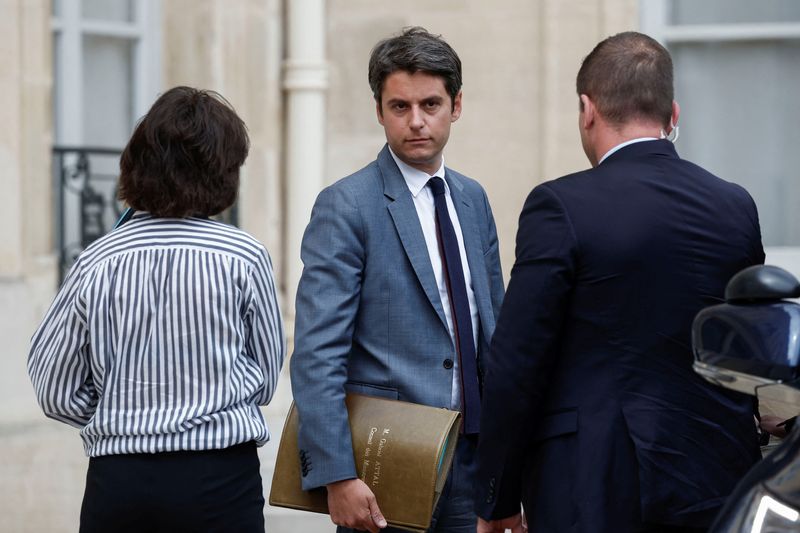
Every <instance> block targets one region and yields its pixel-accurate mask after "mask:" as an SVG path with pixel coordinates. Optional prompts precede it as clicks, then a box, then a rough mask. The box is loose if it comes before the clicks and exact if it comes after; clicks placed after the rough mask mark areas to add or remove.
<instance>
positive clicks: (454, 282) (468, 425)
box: [428, 177, 481, 435]
mask: <svg viewBox="0 0 800 533" xmlns="http://www.w3.org/2000/svg"><path fill="white" fill-rule="evenodd" d="M428 186H430V188H431V191H433V203H434V205H435V206H436V237H437V239H438V241H439V255H440V256H441V258H442V268H443V270H444V279H445V284H446V285H447V295H448V296H449V297H450V311H451V316H452V317H453V329H454V330H455V338H456V339H455V340H456V353H457V354H458V363H459V365H458V367H459V368H460V369H461V413H462V415H463V416H464V433H465V434H467V435H469V434H473V433H478V428H479V426H480V418H481V395H480V389H479V385H478V362H477V360H476V357H475V341H474V339H473V336H472V314H471V313H470V310H469V299H468V298H467V285H466V283H465V281H464V269H463V267H462V265H461V253H460V250H459V248H458V239H457V238H456V231H455V229H453V222H452V221H451V220H450V213H449V212H448V210H447V201H446V199H445V194H444V181H443V180H442V178H438V177H433V178H431V179H430V180H428Z"/></svg>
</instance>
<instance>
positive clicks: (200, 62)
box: [162, 0, 283, 279]
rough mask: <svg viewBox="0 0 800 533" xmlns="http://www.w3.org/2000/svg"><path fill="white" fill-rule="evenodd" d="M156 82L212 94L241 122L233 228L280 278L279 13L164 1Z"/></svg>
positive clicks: (259, 4) (203, 0)
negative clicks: (244, 138)
mask: <svg viewBox="0 0 800 533" xmlns="http://www.w3.org/2000/svg"><path fill="white" fill-rule="evenodd" d="M162 5H163V9H164V11H163V14H162V18H163V29H164V33H163V37H162V41H163V77H162V79H163V85H164V88H165V89H166V88H169V87H173V86H175V85H190V86H195V87H200V88H204V89H214V90H216V91H219V92H220V93H221V94H222V95H223V96H225V98H227V99H228V100H229V101H230V102H231V104H233V106H234V108H235V109H236V111H237V113H238V114H239V116H241V117H242V119H243V120H244V121H245V123H246V124H247V128H248V131H249V133H250V143H251V145H250V155H249V156H248V158H247V163H246V164H245V167H244V169H243V171H242V186H241V189H240V196H239V219H240V224H241V226H242V227H243V228H244V229H245V230H246V231H248V232H250V233H251V234H253V235H254V236H255V237H256V238H258V239H259V240H261V242H263V243H264V244H265V245H266V247H267V249H269V251H270V253H271V254H272V257H273V262H274V263H275V266H276V269H277V270H278V275H279V279H280V273H281V268H280V267H281V261H280V250H281V246H282V228H283V212H282V205H283V196H282V195H283V189H282V187H281V179H280V177H281V148H282V132H283V126H282V118H283V115H282V113H283V108H282V92H281V85H280V83H281V80H280V76H281V59H282V49H283V46H282V43H283V26H282V17H283V8H282V2H281V1H280V0H236V1H235V2H230V1H227V0H164V1H163V2H162Z"/></svg>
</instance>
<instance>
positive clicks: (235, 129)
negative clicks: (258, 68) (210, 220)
mask: <svg viewBox="0 0 800 533" xmlns="http://www.w3.org/2000/svg"><path fill="white" fill-rule="evenodd" d="M249 149H250V140H249V138H248V136H247V127H246V126H245V124H244V122H242V119H240V118H239V117H238V116H237V115H236V112H235V111H234V110H233V108H232V107H231V105H230V104H229V103H228V101H227V100H225V98H223V97H222V96H221V95H220V94H219V93H216V92H214V91H203V90H199V89H193V88H191V87H174V88H172V89H170V90H169V91H167V92H165V93H164V94H162V95H161V96H160V97H159V98H158V100H156V102H155V103H154V104H153V107H151V108H150V111H148V112H147V114H146V115H145V116H144V117H143V118H142V119H141V121H139V124H138V125H137V126H136V129H135V131H134V132H133V135H132V136H131V139H130V141H128V146H126V147H125V150H124V151H123V152H122V157H121V158H120V162H119V166H120V176H119V199H120V200H122V201H124V202H127V204H128V205H130V206H131V207H132V208H134V209H136V210H137V211H147V212H149V213H151V214H152V215H153V216H157V217H186V216H192V215H196V216H211V215H216V214H218V213H220V212H221V211H223V210H225V209H226V208H228V207H230V206H231V205H233V203H234V202H235V201H236V195H237V193H238V190H239V167H241V166H242V164H243V163H244V160H245V159H246V158H247V152H248V150H249Z"/></svg>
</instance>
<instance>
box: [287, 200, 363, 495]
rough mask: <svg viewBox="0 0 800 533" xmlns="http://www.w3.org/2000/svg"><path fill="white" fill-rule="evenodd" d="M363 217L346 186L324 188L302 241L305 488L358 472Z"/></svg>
mask: <svg viewBox="0 0 800 533" xmlns="http://www.w3.org/2000/svg"><path fill="white" fill-rule="evenodd" d="M363 240H364V234H363V228H362V223H361V216H360V213H359V212H358V209H357V207H356V205H355V202H354V201H353V199H352V198H351V197H350V196H349V195H348V194H346V191H345V189H344V188H343V187H342V186H333V187H330V188H328V189H325V190H324V191H322V193H320V195H319V197H318V198H317V201H316V203H315V205H314V208H313V210H312V213H311V221H310V222H309V224H308V227H307V228H306V231H305V234H304V236H303V242H302V246H301V258H302V260H303V273H302V276H301V278H300V284H299V286H298V289H297V299H296V304H295V305H296V307H295V309H296V313H295V315H296V318H295V349H294V353H293V354H292V358H291V378H292V391H293V394H294V400H295V405H296V407H297V410H298V414H299V417H300V428H299V434H298V446H299V452H300V453H301V455H302V456H303V458H304V463H305V464H306V465H307V470H306V472H305V474H304V476H303V479H302V486H303V489H304V490H310V489H312V488H316V487H320V486H323V485H326V484H328V483H332V482H334V481H339V480H342V479H351V478H354V477H356V468H355V462H354V459H353V449H352V442H351V436H350V426H349V424H348V419H347V409H346V407H345V403H344V397H345V382H346V381H347V364H348V356H349V354H350V349H351V346H352V339H353V330H354V325H355V318H356V314H357V313H358V308H359V300H360V297H361V280H362V274H363V269H364V261H365V252H364V242H363Z"/></svg>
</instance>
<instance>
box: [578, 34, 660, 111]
mask: <svg viewBox="0 0 800 533" xmlns="http://www.w3.org/2000/svg"><path fill="white" fill-rule="evenodd" d="M576 85H577V90H578V95H581V94H585V95H587V96H588V97H589V98H591V99H592V100H593V101H594V103H595V105H596V106H597V110H598V111H599V112H600V114H601V115H603V117H605V119H606V120H608V121H609V122H610V123H612V124H617V125H620V124H623V123H625V122H626V121H628V120H632V119H646V120H653V121H656V122H658V123H659V124H661V125H662V126H664V127H666V126H667V124H669V121H670V117H671V116H672V100H673V97H674V92H673V87H672V58H670V56H669V52H667V50H666V49H665V48H664V47H663V46H661V45H660V44H659V43H658V42H657V41H656V40H654V39H653V38H651V37H648V36H647V35H644V34H643V33H637V32H633V31H629V32H624V33H618V34H617V35H614V36H612V37H609V38H607V39H605V40H604V41H602V42H600V43H599V44H598V45H597V46H595V48H594V50H592V51H591V53H590V54H589V55H588V56H586V59H584V60H583V64H581V68H580V71H578V79H577V82H576ZM582 105H583V104H581V106H582Z"/></svg>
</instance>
